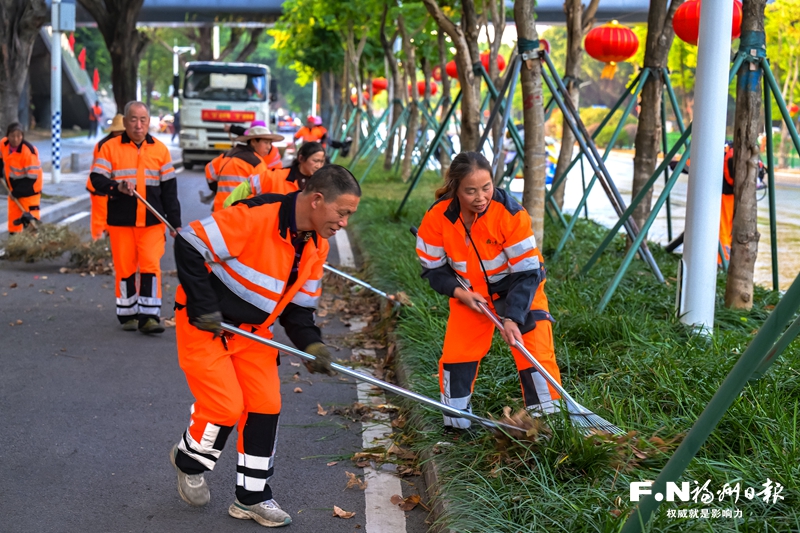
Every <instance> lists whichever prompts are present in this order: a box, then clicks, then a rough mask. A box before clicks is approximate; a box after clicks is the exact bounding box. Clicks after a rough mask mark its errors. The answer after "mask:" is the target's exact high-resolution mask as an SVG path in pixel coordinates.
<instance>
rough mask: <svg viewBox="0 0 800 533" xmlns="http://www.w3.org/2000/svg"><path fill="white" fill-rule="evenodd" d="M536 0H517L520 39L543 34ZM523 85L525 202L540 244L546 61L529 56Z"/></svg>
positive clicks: (524, 71) (521, 80)
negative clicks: (535, 15)
mask: <svg viewBox="0 0 800 533" xmlns="http://www.w3.org/2000/svg"><path fill="white" fill-rule="evenodd" d="M533 6H534V0H517V1H516V2H515V3H514V20H517V21H521V22H518V23H517V33H518V34H519V38H520V39H527V40H529V41H535V40H537V39H538V38H539V35H538V34H537V32H536V22H535V21H534V18H533ZM520 84H521V85H522V109H523V111H522V114H523V118H524V124H525V166H524V168H523V170H522V176H523V179H524V183H525V185H524V187H525V188H524V189H523V192H522V206H523V207H524V208H525V210H526V211H528V214H529V215H530V216H531V224H532V226H533V233H534V235H535V236H536V240H537V242H539V245H540V246H541V244H542V243H543V242H544V192H545V191H544V181H545V151H544V150H545V148H544V107H543V105H542V62H541V61H540V60H539V59H532V60H528V61H526V62H525V63H523V65H522V69H521V70H520Z"/></svg>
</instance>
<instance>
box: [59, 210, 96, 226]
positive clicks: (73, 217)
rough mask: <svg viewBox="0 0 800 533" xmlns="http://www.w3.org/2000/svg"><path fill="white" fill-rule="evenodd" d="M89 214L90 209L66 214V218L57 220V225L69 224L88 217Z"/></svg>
mask: <svg viewBox="0 0 800 533" xmlns="http://www.w3.org/2000/svg"><path fill="white" fill-rule="evenodd" d="M91 214H92V213H91V212H90V211H81V212H79V213H75V214H74V215H70V216H68V217H67V218H65V219H64V220H62V221H61V222H59V223H58V224H57V225H58V226H69V225H70V224H72V223H73V222H77V221H79V220H81V219H82V218H86V217H88V216H89V215H91Z"/></svg>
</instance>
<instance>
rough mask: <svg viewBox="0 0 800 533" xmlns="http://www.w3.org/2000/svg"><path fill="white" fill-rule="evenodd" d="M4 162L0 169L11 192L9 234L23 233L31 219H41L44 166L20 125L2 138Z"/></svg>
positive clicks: (0, 149) (14, 124)
mask: <svg viewBox="0 0 800 533" xmlns="http://www.w3.org/2000/svg"><path fill="white" fill-rule="evenodd" d="M0 159H1V160H2V162H0V168H2V171H3V176H5V182H6V187H7V188H8V193H9V195H8V233H9V234H12V233H17V232H20V231H22V229H23V224H27V219H29V218H35V219H37V220H38V219H39V204H40V203H41V199H42V163H41V162H40V161H39V152H38V151H37V150H36V147H35V146H33V145H32V144H31V143H29V142H28V141H26V140H25V135H24V134H23V132H22V125H21V124H20V123H19V122H12V123H11V124H9V125H8V128H6V136H5V137H3V138H2V139H0ZM14 199H16V200H17V202H19V205H17V202H15V201H14ZM20 205H21V206H22V209H20Z"/></svg>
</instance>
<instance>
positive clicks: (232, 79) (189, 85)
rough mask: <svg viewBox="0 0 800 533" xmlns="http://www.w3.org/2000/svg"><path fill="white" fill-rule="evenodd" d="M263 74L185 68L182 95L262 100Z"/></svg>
mask: <svg viewBox="0 0 800 533" xmlns="http://www.w3.org/2000/svg"><path fill="white" fill-rule="evenodd" d="M266 85H267V82H266V76H265V75H264V74H251V73H247V74H245V73H234V72H230V71H228V72H224V73H223V72H208V71H198V70H191V69H189V70H187V71H186V81H185V84H184V89H183V97H184V98H189V99H193V100H215V101H226V102H230V101H234V102H263V101H265V100H266V99H267V86H266Z"/></svg>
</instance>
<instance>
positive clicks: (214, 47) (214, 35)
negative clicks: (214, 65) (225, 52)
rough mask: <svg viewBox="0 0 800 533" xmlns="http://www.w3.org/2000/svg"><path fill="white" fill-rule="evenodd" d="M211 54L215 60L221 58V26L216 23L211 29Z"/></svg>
mask: <svg viewBox="0 0 800 533" xmlns="http://www.w3.org/2000/svg"><path fill="white" fill-rule="evenodd" d="M211 54H212V55H213V56H214V61H216V60H217V59H219V26H217V25H216V24H215V25H214V28H213V29H212V30H211Z"/></svg>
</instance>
